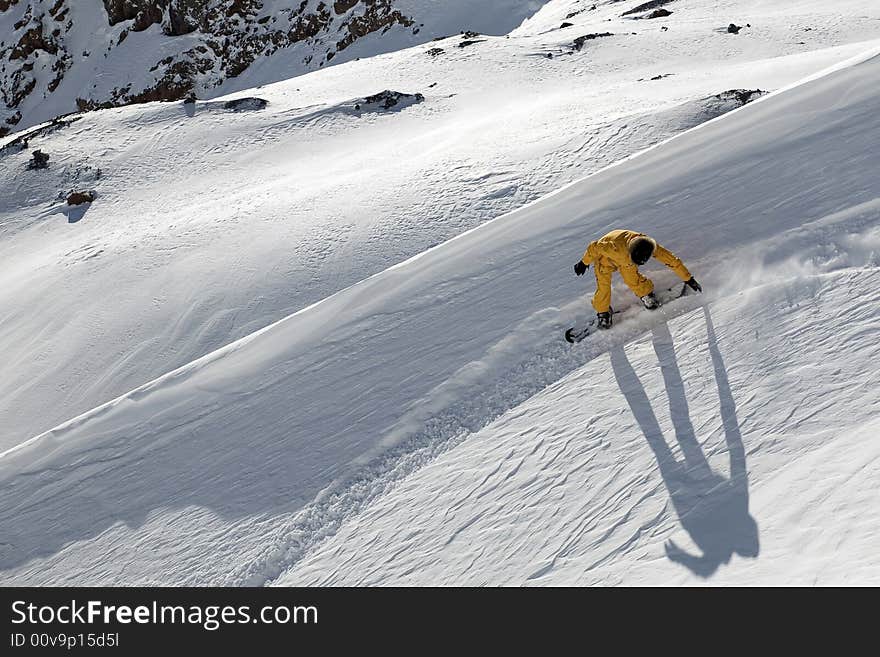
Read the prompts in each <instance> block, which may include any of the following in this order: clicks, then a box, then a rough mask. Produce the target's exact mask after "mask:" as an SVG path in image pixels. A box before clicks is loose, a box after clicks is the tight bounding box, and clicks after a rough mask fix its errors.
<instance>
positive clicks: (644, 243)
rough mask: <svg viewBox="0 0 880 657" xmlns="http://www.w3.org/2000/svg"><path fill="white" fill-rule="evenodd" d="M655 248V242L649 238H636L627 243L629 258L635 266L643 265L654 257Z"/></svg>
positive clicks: (642, 236)
mask: <svg viewBox="0 0 880 657" xmlns="http://www.w3.org/2000/svg"><path fill="white" fill-rule="evenodd" d="M656 246H657V242H655V241H654V240H652V239H651V238H650V237H646V236H644V235H641V236H639V237H636V238H635V239H633V240H632V241H631V242H630V243H629V257H630V258H632V261H633V262H634V263H636V264H637V265H643V264H645V263H646V262H648V260H650V259H651V256H652V255H654V248H655V247H656Z"/></svg>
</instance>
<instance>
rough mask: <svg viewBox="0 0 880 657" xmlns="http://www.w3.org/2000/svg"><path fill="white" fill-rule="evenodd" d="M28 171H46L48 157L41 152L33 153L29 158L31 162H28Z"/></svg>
mask: <svg viewBox="0 0 880 657" xmlns="http://www.w3.org/2000/svg"><path fill="white" fill-rule="evenodd" d="M27 168H28V169H48V168H49V155H48V154H47V153H44V152H43V151H41V150H36V151H34V153H33V155H32V156H31V161H30V162H28V165H27Z"/></svg>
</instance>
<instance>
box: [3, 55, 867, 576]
mask: <svg viewBox="0 0 880 657" xmlns="http://www.w3.org/2000/svg"><path fill="white" fill-rule="evenodd" d="M862 52H863V55H862V56H860V57H859V58H858V60H855V61H850V62H847V63H845V64H843V65H840V66H838V67H836V70H834V71H830V72H826V73H825V74H823V75H817V76H813V78H812V79H809V80H806V81H803V82H802V83H800V84H797V85H795V86H792V87H791V88H788V89H785V90H782V91H780V92H777V93H774V94H772V95H769V96H766V97H763V98H761V99H760V100H758V101H757V102H754V103H750V104H748V105H746V106H745V107H743V108H741V109H739V110H736V111H734V112H732V113H728V114H726V115H724V116H722V117H719V118H717V119H715V120H713V121H710V122H708V123H704V124H702V125H700V126H698V127H696V128H694V129H692V130H690V131H687V132H685V133H683V134H680V135H678V136H676V137H674V138H672V139H671V140H669V141H667V142H665V143H662V144H660V145H659V146H657V147H656V148H652V149H650V150H647V151H645V152H643V153H641V154H639V155H637V156H635V157H632V158H630V159H627V160H625V161H623V162H620V163H618V164H616V165H614V166H610V167H607V168H604V169H603V170H601V171H599V172H597V173H595V174H594V175H591V176H589V177H587V178H585V179H583V180H580V181H577V182H574V183H572V184H570V185H568V186H566V187H564V188H562V189H560V190H558V191H557V192H555V193H553V194H551V195H548V196H546V197H544V198H542V199H540V200H537V201H535V202H533V203H530V204H528V205H526V206H524V207H522V208H520V209H518V210H516V211H514V212H512V213H510V214H507V215H504V216H502V217H499V218H497V219H496V220H494V221H490V222H487V223H484V224H482V225H481V226H479V227H477V228H475V229H473V230H470V231H468V232H466V233H464V234H461V235H459V236H458V237H456V238H454V239H452V240H449V241H447V242H445V243H443V244H441V245H438V246H437V247H436V248H432V249H430V250H427V251H425V252H423V253H421V254H420V255H418V256H416V257H413V258H411V259H409V260H406V261H404V262H401V263H399V264H397V265H395V266H393V267H390V268H388V269H386V270H384V271H382V272H380V273H377V274H375V275H373V276H371V277H369V278H367V279H365V280H363V281H361V282H359V283H357V284H356V285H353V286H350V287H347V288H345V289H343V290H341V291H339V292H337V293H335V294H333V295H332V296H329V297H328V298H325V299H323V300H321V301H320V302H318V303H315V304H313V305H311V306H309V307H307V308H304V309H302V310H300V311H299V312H297V313H295V314H293V315H290V316H288V317H286V318H285V319H283V320H281V321H279V322H277V323H276V324H274V325H271V326H269V327H267V328H265V329H263V330H261V331H258V332H255V333H252V334H251V335H249V336H247V337H245V338H243V339H241V340H239V341H237V342H235V343H233V344H230V345H228V346H227V347H225V348H223V349H220V350H218V351H215V352H213V353H210V354H208V355H206V356H204V357H202V358H200V359H199V360H196V361H194V362H192V363H190V364H188V365H187V366H185V367H183V368H180V369H178V370H176V371H174V372H172V373H169V374H168V375H165V376H163V377H160V378H159V379H156V380H154V381H152V382H150V383H148V384H146V385H143V386H141V387H139V388H137V389H136V390H134V391H132V392H130V393H129V394H126V395H123V396H121V397H119V398H117V399H115V400H113V401H111V402H109V403H107V404H104V405H102V406H100V407H98V408H95V409H94V410H92V411H89V412H87V413H85V414H83V415H80V416H78V417H76V418H74V419H73V420H71V421H69V422H67V423H65V424H63V425H60V426H58V427H56V428H55V429H53V430H51V431H49V432H46V433H44V434H42V435H40V436H37V437H35V438H33V439H32V440H30V441H28V442H26V443H24V444H21V445H19V446H17V447H15V448H12V449H11V450H8V451H7V452H5V453H3V454H2V455H0V488H2V494H3V499H4V500H7V503H6V504H5V505H4V506H3V508H2V509H0V531H2V534H3V536H4V543H3V545H2V546H0V568H2V569H3V577H4V581H7V582H11V583H20V582H27V583H31V584H49V583H53V584H57V583H80V584H83V583H92V584H98V583H101V584H110V583H127V584H135V583H140V584H158V583H166V584H183V583H189V584H196V583H198V584H221V583H225V584H264V583H272V582H276V583H279V584H288V583H293V582H296V583H319V582H320V583H343V582H344V583H371V584H380V583H434V584H436V583H469V584H478V583H485V584H513V583H517V584H526V583H530V582H532V583H593V584H595V583H644V584H660V583H669V582H672V581H677V582H683V583H691V582H692V583H699V582H704V581H707V578H721V581H724V582H726V583H753V582H768V581H772V582H778V583H801V582H807V583H809V582H815V581H820V582H824V583H841V582H847V581H852V580H850V579H849V578H853V579H854V580H855V581H857V582H872V581H873V582H876V581H878V580H877V578H878V577H880V573H878V571H877V565H876V564H877V562H876V559H875V558H874V555H875V554H876V546H877V540H878V536H877V529H876V528H877V527H878V526H880V524H878V520H880V518H878V516H877V514H878V509H880V506H878V505H877V504H876V487H875V486H873V485H872V482H873V481H874V480H875V479H876V474H877V468H878V464H880V452H878V449H877V447H878V443H877V441H876V440H871V439H870V436H872V435H873V433H872V432H874V431H876V428H877V421H876V418H877V410H878V406H877V404H878V400H877V398H876V395H874V394H873V389H874V387H873V381H874V378H875V375H874V372H873V366H872V363H875V362H876V359H877V356H878V345H880V341H878V340H877V339H876V338H877V321H878V305H877V303H876V300H877V299H876V296H877V290H878V266H880V262H878V260H877V253H878V249H880V201H878V189H877V182H876V176H875V172H876V170H877V168H878V165H880V161H878V159H880V154H878V152H877V149H876V148H874V147H873V145H874V143H875V142H876V136H877V135H880V93H878V90H877V88H876V85H874V84H872V81H873V80H875V79H876V77H877V75H878V73H880V56H878V55H880V45H878V43H876V42H875V43H874V44H873V45H872V46H871V47H870V49H869V50H868V51H867V52H866V48H865V46H863V47H862ZM420 106H421V105H417V106H415V107H420ZM83 120H86V119H83ZM829 172H834V173H833V175H829ZM624 216H625V217H628V218H630V219H629V222H632V224H636V225H632V226H631V227H634V228H641V229H644V230H646V231H648V232H650V233H651V234H652V235H654V236H656V237H657V238H658V240H659V241H660V242H661V243H664V244H665V245H666V246H668V247H669V248H672V249H673V250H674V251H675V252H676V253H677V254H678V255H680V256H681V257H683V258H684V259H685V261H686V263H687V264H688V266H689V267H691V268H692V270H693V271H694V272H695V273H696V275H697V276H698V277H699V278H700V280H701V281H702V282H703V283H704V287H705V290H706V293H705V294H704V295H703V296H694V297H685V298H684V299H681V300H679V301H678V302H675V303H674V304H670V305H669V306H668V307H667V308H665V309H662V310H661V311H658V314H651V315H649V314H647V313H646V312H643V313H635V314H631V315H630V320H629V321H628V322H623V323H621V324H620V326H619V327H618V328H619V329H620V330H614V331H611V332H609V333H607V334H603V335H599V336H597V339H596V340H593V341H590V342H588V343H585V344H583V345H580V346H578V347H577V348H572V347H571V346H569V345H567V344H566V343H564V342H563V341H562V340H561V332H562V330H563V328H564V327H565V326H566V325H568V324H569V323H571V322H572V321H574V320H575V319H577V318H578V317H582V316H583V315H584V314H585V313H586V310H585V302H584V298H583V297H584V293H585V290H584V286H583V283H582V282H581V281H580V280H576V279H574V277H573V276H572V274H571V271H570V263H571V262H573V260H575V259H576V258H577V257H578V256H579V255H580V254H581V253H582V250H583V246H584V245H585V242H586V241H587V240H588V239H589V237H590V236H592V235H596V234H600V233H601V232H602V231H604V230H607V229H608V228H609V227H612V226H615V225H618V224H620V223H621V221H622V219H621V217H624ZM629 222H628V223H629ZM652 275H653V276H655V277H656V280H657V281H658V283H660V284H664V285H668V284H672V283H673V282H674V281H673V280H672V277H670V275H669V272H657V271H652ZM588 287H589V286H588ZM618 293H619V296H618V297H615V301H614V302H615V305H617V306H619V307H621V308H622V307H624V306H625V305H626V304H627V302H628V299H627V295H625V294H623V293H622V292H620V291H619V290H618ZM629 303H632V301H631V300H629ZM844 310H846V311H848V317H847V319H848V321H847V322H846V323H842V322H841V321H840V317H841V314H842V312H843V311H844ZM647 333H650V337H646V334H647ZM743 461H744V462H743ZM450 482H455V485H454V486H452V485H450ZM792 497H795V498H796V499H794V500H792ZM533 529H535V531H534V532H533V531H532V530H533ZM708 581H711V582H714V581H717V580H716V579H709V580H708Z"/></svg>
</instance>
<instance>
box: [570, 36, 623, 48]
mask: <svg viewBox="0 0 880 657" xmlns="http://www.w3.org/2000/svg"><path fill="white" fill-rule="evenodd" d="M610 36H614V35H613V34H612V33H611V32H596V33H594V34H584V35H583V36H579V37H578V38H577V39H575V40H574V43H573V44H572V47H573V48H574V49H575V50H580V49H581V48H583V47H584V44H585V43H586V42H587V41H592V40H593V39H600V38H602V37H610Z"/></svg>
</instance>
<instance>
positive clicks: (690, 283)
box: [685, 276, 703, 292]
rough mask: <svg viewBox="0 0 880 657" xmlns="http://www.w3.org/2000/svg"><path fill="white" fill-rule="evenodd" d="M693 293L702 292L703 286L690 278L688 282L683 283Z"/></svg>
mask: <svg viewBox="0 0 880 657" xmlns="http://www.w3.org/2000/svg"><path fill="white" fill-rule="evenodd" d="M685 282H686V283H687V284H688V286H689V287H690V288H691V289H692V290H693V291H694V292H702V291H703V286H702V285H700V284H699V283H697V279H696V278H694V277H693V276H691V278H690V280H688V281H685Z"/></svg>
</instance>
